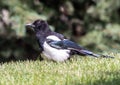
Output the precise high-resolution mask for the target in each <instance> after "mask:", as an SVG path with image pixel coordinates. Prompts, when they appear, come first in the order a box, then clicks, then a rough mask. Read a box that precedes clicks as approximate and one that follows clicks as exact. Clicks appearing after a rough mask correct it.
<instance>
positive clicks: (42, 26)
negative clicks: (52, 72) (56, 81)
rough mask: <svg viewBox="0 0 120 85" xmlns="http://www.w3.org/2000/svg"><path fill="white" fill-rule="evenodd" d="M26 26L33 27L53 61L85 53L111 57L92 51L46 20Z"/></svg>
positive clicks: (40, 43) (47, 55)
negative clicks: (51, 27) (55, 28)
mask: <svg viewBox="0 0 120 85" xmlns="http://www.w3.org/2000/svg"><path fill="white" fill-rule="evenodd" d="M25 27H26V28H32V29H33V30H34V32H35V36H36V39H37V42H38V44H39V48H40V54H41V53H42V54H43V55H44V56H45V57H46V58H47V59H49V60H53V61H58V62H62V61H66V60H67V59H69V58H71V56H72V55H75V54H77V55H84V56H87V55H89V56H92V57H96V58H99V57H101V56H102V57H111V56H105V55H100V54H96V53H94V52H91V51H89V50H87V49H85V48H84V47H82V46H81V45H79V44H77V43H75V42H73V41H71V40H69V39H67V38H65V36H64V35H62V34H60V33H57V32H54V31H52V30H51V29H50V27H49V24H48V23H47V21H45V20H41V19H37V20H35V21H34V22H32V23H29V24H26V25H25Z"/></svg>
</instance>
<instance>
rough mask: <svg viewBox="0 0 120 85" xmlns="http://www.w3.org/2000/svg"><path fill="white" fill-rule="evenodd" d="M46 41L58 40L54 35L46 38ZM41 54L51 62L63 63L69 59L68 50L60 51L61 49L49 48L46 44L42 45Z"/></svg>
mask: <svg viewBox="0 0 120 85" xmlns="http://www.w3.org/2000/svg"><path fill="white" fill-rule="evenodd" d="M47 39H53V40H58V41H60V39H59V38H58V37H56V36H54V35H51V36H48V37H47ZM43 49H44V51H43V54H44V55H45V56H46V57H47V58H48V59H51V60H54V61H64V60H66V59H68V58H69V53H70V50H65V49H64V50H62V49H56V48H53V47H51V46H49V45H48V44H47V43H46V42H44V44H43Z"/></svg>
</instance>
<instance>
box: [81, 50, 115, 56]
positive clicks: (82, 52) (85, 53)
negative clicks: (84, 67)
mask: <svg viewBox="0 0 120 85" xmlns="http://www.w3.org/2000/svg"><path fill="white" fill-rule="evenodd" d="M79 52H80V54H83V55H90V56H93V57H96V58H99V57H103V58H114V57H112V56H109V55H100V54H96V53H93V52H91V51H88V50H84V49H83V50H80V51H79Z"/></svg>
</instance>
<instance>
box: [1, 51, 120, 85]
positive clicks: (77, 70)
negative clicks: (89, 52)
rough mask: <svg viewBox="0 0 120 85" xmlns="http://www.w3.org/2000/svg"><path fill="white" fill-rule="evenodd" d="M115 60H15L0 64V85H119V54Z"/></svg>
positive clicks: (81, 58) (79, 58)
mask: <svg viewBox="0 0 120 85" xmlns="http://www.w3.org/2000/svg"><path fill="white" fill-rule="evenodd" d="M110 55H112V56H115V58H114V59H108V58H91V57H89V56H88V57H82V56H74V58H72V59H71V60H68V61H66V62H53V61H47V60H43V61H39V60H36V61H30V60H26V61H16V62H8V63H3V64H1V65H0V85H119V84H120V54H118V53H117V54H116V53H110Z"/></svg>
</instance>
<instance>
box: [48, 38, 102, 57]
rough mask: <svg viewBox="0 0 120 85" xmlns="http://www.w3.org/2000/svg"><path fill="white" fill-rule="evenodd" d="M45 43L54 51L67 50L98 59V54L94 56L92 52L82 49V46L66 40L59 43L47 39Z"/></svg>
mask: <svg viewBox="0 0 120 85" xmlns="http://www.w3.org/2000/svg"><path fill="white" fill-rule="evenodd" d="M46 42H47V43H48V44H49V45H50V46H51V47H53V48H56V49H68V50H71V51H76V52H78V53H79V54H82V55H91V56H94V57H99V56H100V55H98V54H94V53H93V52H91V51H88V50H86V49H84V48H83V47H82V46H80V45H78V44H76V43H74V42H72V41H70V40H68V39H64V40H61V41H54V40H51V39H48V40H46Z"/></svg>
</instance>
